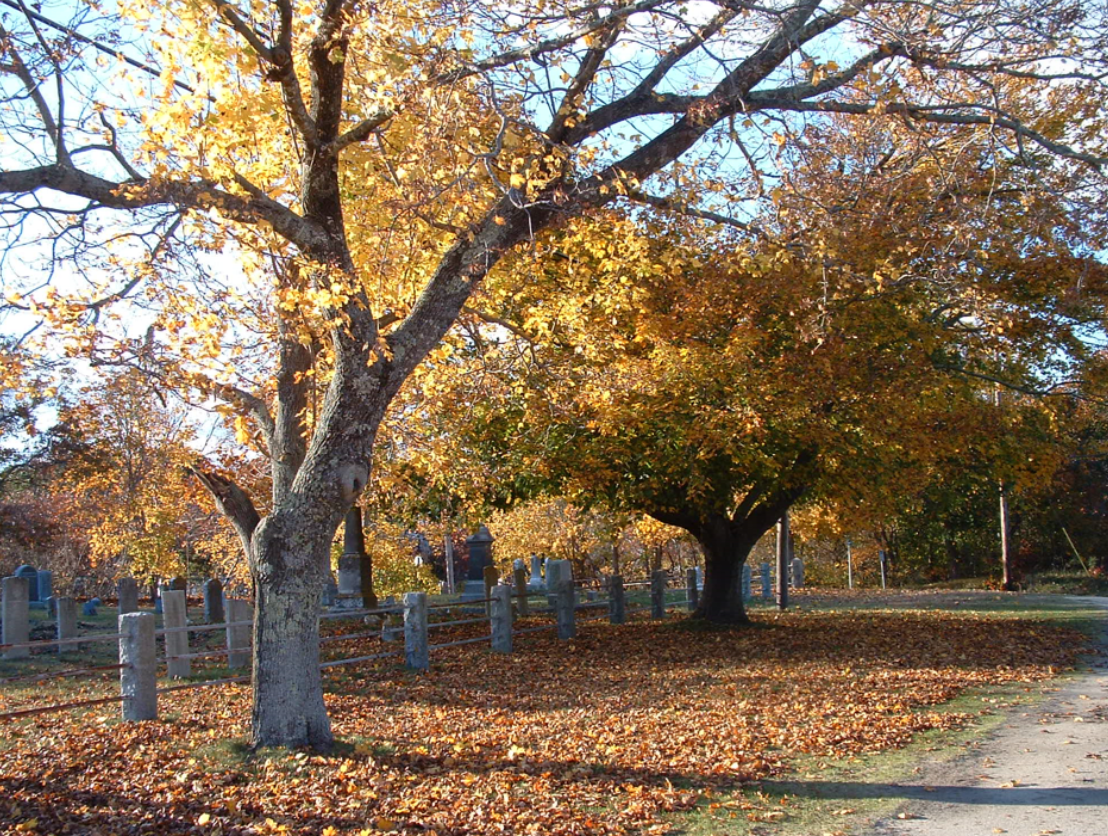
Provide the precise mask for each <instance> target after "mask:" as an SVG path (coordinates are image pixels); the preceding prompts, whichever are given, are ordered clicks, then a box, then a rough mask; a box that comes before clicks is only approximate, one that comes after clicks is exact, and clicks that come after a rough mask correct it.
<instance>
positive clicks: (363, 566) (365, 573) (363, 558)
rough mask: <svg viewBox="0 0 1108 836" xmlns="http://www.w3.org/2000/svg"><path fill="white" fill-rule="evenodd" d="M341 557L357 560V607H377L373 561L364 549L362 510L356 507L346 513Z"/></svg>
mask: <svg viewBox="0 0 1108 836" xmlns="http://www.w3.org/2000/svg"><path fill="white" fill-rule="evenodd" d="M342 556H343V557H356V558H358V583H359V589H360V594H361V598H362V600H361V601H360V602H359V607H365V608H366V609H370V610H371V609H373V608H374V607H376V606H377V594H376V593H375V592H374V591H373V560H372V559H370V556H369V553H368V552H367V551H366V548H365V534H364V532H363V531H362V509H361V508H359V507H358V506H357V505H355V506H353V507H351V508H350V510H349V511H347V512H346V521H345V525H344V527H343V532H342Z"/></svg>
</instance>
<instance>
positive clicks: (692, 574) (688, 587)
mask: <svg viewBox="0 0 1108 836" xmlns="http://www.w3.org/2000/svg"><path fill="white" fill-rule="evenodd" d="M696 580H697V579H696V569H686V570H685V592H686V596H685V597H686V598H687V599H688V602H689V612H692V611H693V610H695V609H696V605H697V604H699V603H700V587H699V585H698V584H697V582H696Z"/></svg>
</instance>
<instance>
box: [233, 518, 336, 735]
mask: <svg viewBox="0 0 1108 836" xmlns="http://www.w3.org/2000/svg"><path fill="white" fill-rule="evenodd" d="M307 517H308V515H307V514H304V513H299V514H298V513H290V512H278V513H277V514H275V515H273V516H270V517H267V518H266V519H265V520H263V521H262V523H261V524H260V525H259V526H258V528H257V530H256V531H255V532H254V536H253V539H252V542H251V553H252V558H253V560H252V564H253V571H254V579H255V590H256V593H255V595H256V599H255V611H254V671H253V672H254V710H253V716H252V731H253V741H252V742H253V745H254V746H255V747H261V746H286V747H289V748H299V747H310V748H312V749H315V750H320V751H326V750H327V749H329V748H330V747H331V745H332V743H333V741H334V738H333V737H332V735H331V722H330V720H329V719H328V718H327V710H326V708H325V707H324V704H323V686H322V680H321V678H320V673H319V610H320V603H321V598H322V591H323V583H324V580H325V570H326V566H327V563H328V561H329V556H330V555H329V548H328V547H329V546H330V542H331V535H332V534H333V532H334V529H335V527H337V523H336V526H332V527H331V529H330V531H326V530H317V529H322V528H324V526H321V525H319V522H324V521H322V520H321V521H318V522H315V524H313V521H310V520H308V519H306V518H307Z"/></svg>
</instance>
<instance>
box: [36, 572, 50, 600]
mask: <svg viewBox="0 0 1108 836" xmlns="http://www.w3.org/2000/svg"><path fill="white" fill-rule="evenodd" d="M53 597H54V573H53V572H51V571H50V570H49V569H39V571H38V599H39V600H40V601H46V600H47V599H48V598H53Z"/></svg>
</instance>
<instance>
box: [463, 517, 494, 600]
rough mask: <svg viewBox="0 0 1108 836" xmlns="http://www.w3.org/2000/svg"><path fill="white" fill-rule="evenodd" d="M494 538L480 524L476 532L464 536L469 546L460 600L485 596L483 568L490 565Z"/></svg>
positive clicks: (480, 598)
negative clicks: (463, 586)
mask: <svg viewBox="0 0 1108 836" xmlns="http://www.w3.org/2000/svg"><path fill="white" fill-rule="evenodd" d="M495 541H496V539H495V538H494V537H493V536H492V534H490V533H489V530H488V528H486V527H485V526H483V525H482V526H481V527H480V528H478V529H477V533H476V534H474V535H472V536H470V537H467V538H466V545H467V546H468V547H469V569H468V570H467V571H466V584H465V588H464V589H463V590H462V595H461V600H463V601H480V600H482V599H484V598H487V597H488V595H487V594H486V592H485V569H486V567H489V566H492V544H493V543H494V542H495Z"/></svg>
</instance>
